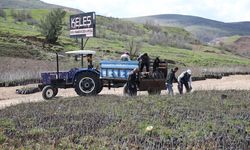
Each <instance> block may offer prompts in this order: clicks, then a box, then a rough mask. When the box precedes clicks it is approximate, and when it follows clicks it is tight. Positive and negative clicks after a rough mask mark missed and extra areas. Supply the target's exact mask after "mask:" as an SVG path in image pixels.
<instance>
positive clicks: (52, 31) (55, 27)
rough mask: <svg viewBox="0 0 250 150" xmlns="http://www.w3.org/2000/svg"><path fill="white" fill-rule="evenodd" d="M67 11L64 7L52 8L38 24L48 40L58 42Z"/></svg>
mask: <svg viewBox="0 0 250 150" xmlns="http://www.w3.org/2000/svg"><path fill="white" fill-rule="evenodd" d="M65 15H66V12H65V11H64V10H62V9H54V10H52V11H51V12H50V13H49V14H48V15H47V16H46V17H45V18H43V19H42V20H41V22H40V24H39V25H38V26H39V28H40V32H41V34H42V35H43V36H45V39H46V42H48V43H52V44H54V43H56V41H57V39H58V37H59V36H60V35H61V34H62V27H63V18H64V16H65Z"/></svg>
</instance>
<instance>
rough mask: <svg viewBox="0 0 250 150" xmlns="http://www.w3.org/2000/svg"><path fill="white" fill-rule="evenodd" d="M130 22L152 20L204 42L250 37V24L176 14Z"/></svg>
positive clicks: (135, 19) (141, 18)
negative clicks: (235, 36)
mask: <svg viewBox="0 0 250 150" xmlns="http://www.w3.org/2000/svg"><path fill="white" fill-rule="evenodd" d="M128 20H131V21H135V22H140V23H145V22H147V21H149V20H151V21H153V22H155V23H157V24H159V25H163V26H178V27H183V28H184V29H186V30H187V31H190V32H191V33H193V34H194V35H195V37H197V38H198V39H200V40H202V41H204V42H209V41H211V40H213V39H214V38H217V37H222V36H232V35H250V22H234V23H224V22H220V21H215V20H210V19H205V18H201V17H195V16H187V15H175V14H165V15H154V16H145V17H135V18H128Z"/></svg>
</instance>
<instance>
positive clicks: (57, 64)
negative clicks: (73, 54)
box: [56, 53, 59, 79]
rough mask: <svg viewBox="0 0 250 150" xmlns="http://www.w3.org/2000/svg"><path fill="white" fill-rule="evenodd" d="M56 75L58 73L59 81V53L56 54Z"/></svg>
mask: <svg viewBox="0 0 250 150" xmlns="http://www.w3.org/2000/svg"><path fill="white" fill-rule="evenodd" d="M56 73H57V79H59V60H58V53H56Z"/></svg>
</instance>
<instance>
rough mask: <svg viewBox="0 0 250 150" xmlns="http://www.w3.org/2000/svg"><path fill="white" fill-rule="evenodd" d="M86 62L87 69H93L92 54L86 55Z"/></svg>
mask: <svg viewBox="0 0 250 150" xmlns="http://www.w3.org/2000/svg"><path fill="white" fill-rule="evenodd" d="M87 62H88V68H89V69H91V68H93V64H92V54H88V55H87Z"/></svg>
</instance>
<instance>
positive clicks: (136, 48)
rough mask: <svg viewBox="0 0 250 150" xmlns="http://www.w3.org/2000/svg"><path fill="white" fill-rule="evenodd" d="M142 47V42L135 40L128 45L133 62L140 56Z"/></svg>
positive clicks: (131, 40)
mask: <svg viewBox="0 0 250 150" xmlns="http://www.w3.org/2000/svg"><path fill="white" fill-rule="evenodd" d="M141 47H142V42H141V41H139V40H137V41H136V40H135V39H130V40H129V41H128V44H127V48H128V50H129V54H130V58H131V60H133V59H134V58H135V57H136V56H137V55H139V52H140V49H141Z"/></svg>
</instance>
